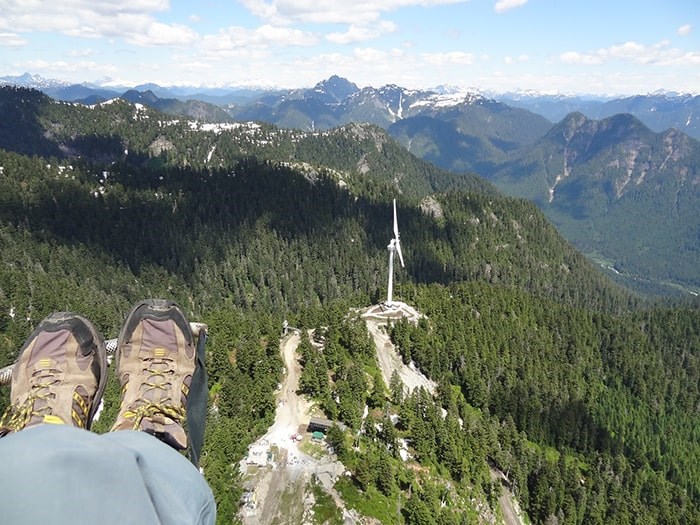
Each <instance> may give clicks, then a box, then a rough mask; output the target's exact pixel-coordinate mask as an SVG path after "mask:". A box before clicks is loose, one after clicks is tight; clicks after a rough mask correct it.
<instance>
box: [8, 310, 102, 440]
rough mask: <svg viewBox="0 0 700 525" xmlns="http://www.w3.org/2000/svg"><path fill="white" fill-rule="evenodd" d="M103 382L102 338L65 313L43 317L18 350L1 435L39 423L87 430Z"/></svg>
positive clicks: (75, 315)
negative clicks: (8, 403)
mask: <svg viewBox="0 0 700 525" xmlns="http://www.w3.org/2000/svg"><path fill="white" fill-rule="evenodd" d="M106 379H107V357H106V353H105V346H104V340H103V339H102V336H101V335H100V334H99V333H98V332H97V330H95V327H94V326H93V325H92V324H91V323H90V322H89V321H88V320H87V319H85V318H83V317H81V316H79V315H77V314H74V313H70V312H58V313H54V314H52V315H50V316H48V317H47V318H46V319H44V320H43V321H42V322H41V323H39V326H38V327H37V328H36V329H35V330H34V331H33V332H32V333H31V335H30V336H29V337H28V338H27V340H26V341H25V343H24V346H22V349H21V350H20V353H19V357H18V359H17V364H16V365H15V367H14V369H13V371H12V385H11V387H10V403H11V404H10V406H9V407H7V410H6V411H5V414H4V415H3V417H2V421H0V436H2V435H5V434H8V433H10V432H17V431H19V430H22V429H23V428H25V427H28V426H32V425H38V424H40V423H54V424H65V425H72V426H76V427H79V428H86V429H89V428H90V424H91V423H92V418H93V417H94V415H95V412H96V411H97V408H98V407H99V404H100V399H101V398H102V394H103V392H104V388H105V382H106Z"/></svg>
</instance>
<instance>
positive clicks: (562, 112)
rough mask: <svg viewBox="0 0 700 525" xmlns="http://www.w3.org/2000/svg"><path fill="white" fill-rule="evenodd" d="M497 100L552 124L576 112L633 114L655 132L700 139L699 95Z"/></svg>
mask: <svg viewBox="0 0 700 525" xmlns="http://www.w3.org/2000/svg"><path fill="white" fill-rule="evenodd" d="M496 98H498V100H501V101H502V102H504V103H506V104H508V105H510V106H514V107H520V108H524V109H528V110H530V111H533V112H535V113H539V114H540V115H542V116H544V117H546V118H548V119H549V120H551V121H552V122H558V121H560V120H561V119H563V118H564V117H565V116H566V115H568V114H569V113H572V112H575V111H578V112H581V113H583V114H584V115H586V116H587V117H588V118H598V119H600V118H605V117H611V116H613V115H617V114H619V113H629V114H631V115H634V116H635V117H637V118H638V119H639V120H641V121H642V122H643V123H644V124H645V125H646V126H647V127H649V128H650V129H651V130H653V131H657V132H661V131H666V130H667V129H669V128H675V129H677V130H679V131H682V132H684V133H686V134H688V135H690V136H691V137H694V138H696V139H700V96H697V95H689V94H673V93H655V94H650V95H636V96H633V97H621V98H611V97H607V98H603V97H582V96H564V95H541V94H537V93H525V94H517V93H508V94H504V95H500V96H497V97H496Z"/></svg>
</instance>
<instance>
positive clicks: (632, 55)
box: [559, 40, 700, 66]
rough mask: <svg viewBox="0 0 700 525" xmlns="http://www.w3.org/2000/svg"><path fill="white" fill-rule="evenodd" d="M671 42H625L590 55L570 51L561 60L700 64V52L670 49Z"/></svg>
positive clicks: (666, 64) (573, 61)
mask: <svg viewBox="0 0 700 525" xmlns="http://www.w3.org/2000/svg"><path fill="white" fill-rule="evenodd" d="M668 46H669V42H668V41H667V40H662V41H661V42H658V43H657V44H654V45H652V46H645V45H644V44H639V43H637V42H625V43H624V44H621V45H616V46H610V47H608V48H603V49H598V50H596V51H594V52H590V53H579V52H577V51H568V52H566V53H562V54H561V55H559V60H560V61H561V62H563V63H565V64H581V65H600V64H604V63H606V62H610V61H613V60H620V61H623V62H629V63H633V64H642V65H646V64H655V65H661V66H670V65H686V66H687V65H690V64H699V63H700V52H697V51H689V52H683V51H681V50H680V49H677V48H669V47H668Z"/></svg>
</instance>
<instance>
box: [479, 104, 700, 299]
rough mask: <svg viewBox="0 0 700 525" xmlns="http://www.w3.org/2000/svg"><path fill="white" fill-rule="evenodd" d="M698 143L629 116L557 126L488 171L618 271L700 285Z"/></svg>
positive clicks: (573, 118) (570, 120)
mask: <svg viewBox="0 0 700 525" xmlns="http://www.w3.org/2000/svg"><path fill="white" fill-rule="evenodd" d="M699 162H700V143H698V141H696V140H694V139H692V138H690V137H688V136H687V135H685V134H683V133H680V132H678V131H676V130H668V131H666V132H664V133H654V132H652V131H651V130H649V129H648V128H647V127H646V126H644V125H643V124H642V123H641V122H640V121H639V120H637V119H636V118H634V117H632V116H631V115H616V116H614V117H610V118H608V119H603V120H599V121H597V120H590V119H587V118H586V117H584V116H583V115H582V114H580V113H573V114H571V115H569V116H568V117H567V118H566V119H564V120H563V121H562V122H560V123H559V124H557V125H556V126H554V127H553V128H552V129H551V130H550V131H549V132H548V133H547V134H546V135H545V136H544V137H543V138H542V139H541V140H540V141H539V142H538V143H537V144H536V145H535V146H533V147H532V148H531V149H530V150H529V151H527V152H525V153H524V154H523V155H522V156H521V157H519V158H517V160H515V161H513V162H511V163H509V164H507V165H505V166H504V167H503V168H502V169H499V170H497V171H496V172H495V173H494V174H493V176H492V177H490V179H491V180H492V181H493V182H495V183H496V184H497V185H498V186H499V187H500V188H501V189H502V190H503V191H505V192H507V193H508V194H511V195H517V196H521V197H526V198H528V199H530V200H533V201H534V202H536V203H538V205H539V206H540V207H541V208H542V209H543V210H544V211H545V213H546V214H547V216H548V217H550V219H551V220H553V221H554V223H555V224H556V225H557V226H558V227H559V228H560V229H561V231H562V232H563V234H564V235H565V236H566V237H567V238H569V239H571V240H572V242H574V244H576V245H577V246H579V248H580V249H582V250H583V251H584V252H587V253H590V254H592V255H593V256H594V257H598V258H600V259H601V260H602V261H604V262H605V264H607V265H610V266H613V267H614V268H615V270H616V271H617V272H619V273H623V274H629V275H630V276H632V277H635V278H638V279H641V280H646V279H657V280H660V281H669V282H671V283H679V284H681V285H687V286H690V287H691V289H695V290H696V291H697V289H698V286H700V274H699V270H698V269H699V268H700V245H699V244H698V242H697V232H698V231H700V219H699V218H698V215H697V213H696V210H697V209H698V207H699V206H700V172H699V171H698V166H699V165H700V164H699Z"/></svg>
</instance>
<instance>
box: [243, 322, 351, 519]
mask: <svg viewBox="0 0 700 525" xmlns="http://www.w3.org/2000/svg"><path fill="white" fill-rule="evenodd" d="M299 342H300V336H299V335H298V334H297V333H293V334H292V335H290V336H287V337H286V338H284V339H283V340H282V341H281V344H280V352H281V354H282V359H283V361H284V365H285V370H286V374H285V377H284V380H283V383H282V385H281V388H280V391H279V395H278V397H277V410H276V412H275V422H274V423H273V424H272V426H271V427H270V428H269V429H268V431H267V432H266V433H265V435H264V436H263V437H261V438H260V439H259V440H258V441H256V442H255V443H254V444H253V445H252V446H251V447H250V453H249V455H248V457H247V458H245V459H244V460H243V461H242V462H241V465H240V470H241V473H242V474H243V475H244V479H247V480H248V485H249V487H250V488H252V490H253V493H254V498H253V501H254V504H251V505H246V506H244V507H243V508H242V509H241V512H240V517H241V520H242V521H243V523H244V525H269V524H271V523H273V521H274V522H276V523H290V524H297V523H302V517H303V516H304V515H305V513H307V512H308V510H309V508H310V506H311V505H312V503H313V502H312V501H311V500H309V498H308V497H307V488H308V483H309V481H310V479H311V476H312V475H316V476H317V478H318V480H319V481H320V482H321V484H322V486H323V487H324V489H325V490H326V492H328V493H329V494H330V495H331V496H332V497H333V499H334V500H335V501H336V504H337V505H338V506H339V507H340V508H343V507H344V504H343V502H342V499H341V498H340V496H339V495H338V494H337V493H336V491H335V489H334V488H333V485H334V483H335V480H336V479H337V478H338V476H340V475H342V473H343V472H344V471H345V467H344V466H343V465H342V463H340V462H338V461H336V460H335V458H334V457H331V456H328V455H327V456H324V457H322V458H319V459H316V458H313V457H311V456H309V455H307V454H305V453H304V452H302V451H301V450H300V449H299V443H298V442H297V440H295V439H294V438H293V436H296V435H297V434H299V433H300V431H302V432H303V430H304V429H306V427H307V426H308V423H309V419H310V415H309V413H310V409H311V404H310V403H309V402H308V401H307V400H306V398H304V397H303V396H300V395H297V390H298V388H299V376H300V375H301V366H300V365H299V362H298V360H297V354H296V349H297V346H299ZM305 439H307V440H308V439H309V438H308V436H306V437H305ZM267 457H272V461H271V462H269V463H268V462H267V461H264V460H263V458H267ZM289 493H291V497H287V498H285V497H284V495H285V494H289Z"/></svg>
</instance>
